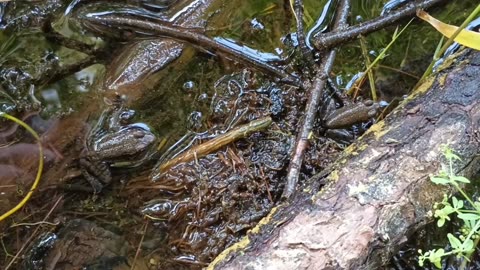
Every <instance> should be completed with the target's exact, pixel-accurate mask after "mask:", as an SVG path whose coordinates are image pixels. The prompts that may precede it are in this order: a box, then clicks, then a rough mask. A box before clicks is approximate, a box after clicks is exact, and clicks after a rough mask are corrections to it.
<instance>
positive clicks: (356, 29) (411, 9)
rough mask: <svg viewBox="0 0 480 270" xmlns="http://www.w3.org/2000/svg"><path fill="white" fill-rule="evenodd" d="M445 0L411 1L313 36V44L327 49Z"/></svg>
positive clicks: (321, 48) (318, 47) (320, 48)
mask: <svg viewBox="0 0 480 270" xmlns="http://www.w3.org/2000/svg"><path fill="white" fill-rule="evenodd" d="M443 1H445V0H422V1H413V2H410V3H408V4H406V5H405V6H404V7H402V8H399V9H397V10H396V11H393V12H391V13H388V14H387V15H385V16H380V17H377V18H375V19H372V20H370V21H367V22H364V23H360V24H358V25H355V26H350V27H348V28H346V29H345V30H343V31H338V30H334V31H332V32H329V33H324V34H319V35H317V36H314V37H313V45H314V46H315V48H317V49H319V50H328V49H330V48H333V47H336V46H337V45H339V44H341V43H345V42H346V41H350V40H353V39H356V38H357V37H358V36H360V35H367V34H370V33H372V32H375V31H378V30H381V29H383V28H385V27H386V26H389V25H392V24H395V23H396V22H398V21H399V20H401V19H403V18H405V17H409V16H412V15H414V14H415V12H416V10H417V9H426V8H429V7H431V6H433V5H436V4H439V3H441V2H443Z"/></svg>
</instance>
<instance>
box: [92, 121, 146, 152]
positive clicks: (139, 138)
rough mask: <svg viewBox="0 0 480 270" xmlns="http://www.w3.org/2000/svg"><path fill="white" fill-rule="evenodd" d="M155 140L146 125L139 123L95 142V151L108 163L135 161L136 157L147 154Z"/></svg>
mask: <svg viewBox="0 0 480 270" xmlns="http://www.w3.org/2000/svg"><path fill="white" fill-rule="evenodd" d="M155 140H156V137H155V135H154V134H153V133H152V132H151V131H150V129H149V128H148V127H147V126H146V125H145V124H141V123H137V124H132V125H128V126H125V127H123V128H121V129H119V130H117V131H114V132H111V133H108V134H105V135H104V136H102V137H101V138H100V139H98V140H97V141H96V142H95V144H94V151H95V152H96V153H97V154H98V155H99V156H100V157H101V158H103V159H105V160H107V161H108V160H110V161H113V160H114V161H118V160H122V159H125V160H126V161H127V160H131V161H134V160H135V159H136V156H140V155H142V154H144V153H145V152H147V150H149V149H150V148H151V146H152V145H153V144H154V142H155ZM139 158H140V159H141V158H143V157H139Z"/></svg>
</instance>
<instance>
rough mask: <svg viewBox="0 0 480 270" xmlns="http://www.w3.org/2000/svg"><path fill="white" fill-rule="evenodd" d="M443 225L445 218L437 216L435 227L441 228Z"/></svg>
mask: <svg viewBox="0 0 480 270" xmlns="http://www.w3.org/2000/svg"><path fill="white" fill-rule="evenodd" d="M443 225H445V218H439V219H438V220H437V227H439V228H441V227H443Z"/></svg>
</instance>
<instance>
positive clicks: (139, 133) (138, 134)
mask: <svg viewBox="0 0 480 270" xmlns="http://www.w3.org/2000/svg"><path fill="white" fill-rule="evenodd" d="M133 137H135V138H136V139H141V138H143V137H145V132H143V131H142V130H135V132H133Z"/></svg>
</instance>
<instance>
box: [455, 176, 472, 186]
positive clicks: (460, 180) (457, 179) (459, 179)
mask: <svg viewBox="0 0 480 270" xmlns="http://www.w3.org/2000/svg"><path fill="white" fill-rule="evenodd" d="M451 179H452V180H453V181H457V182H462V183H466V184H469V183H470V180H468V179H467V178H465V177H463V176H458V175H454V176H452V178H451Z"/></svg>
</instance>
